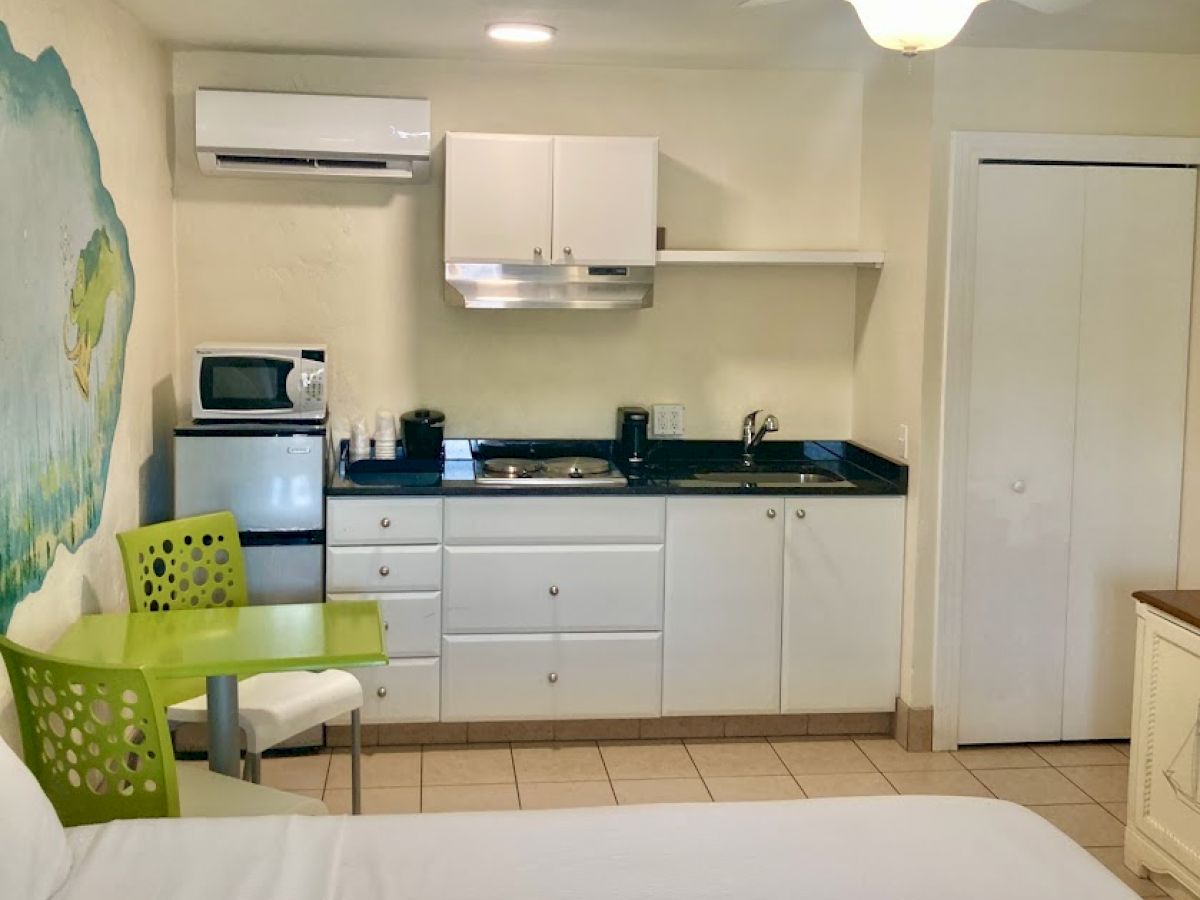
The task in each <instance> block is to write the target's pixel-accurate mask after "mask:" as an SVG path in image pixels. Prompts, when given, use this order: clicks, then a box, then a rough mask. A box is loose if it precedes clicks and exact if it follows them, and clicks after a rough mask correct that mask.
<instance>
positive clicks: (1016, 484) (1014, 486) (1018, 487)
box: [1012, 480, 1025, 494]
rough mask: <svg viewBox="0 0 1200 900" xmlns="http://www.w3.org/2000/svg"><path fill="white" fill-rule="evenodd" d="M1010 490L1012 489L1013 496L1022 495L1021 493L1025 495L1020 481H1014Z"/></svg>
mask: <svg viewBox="0 0 1200 900" xmlns="http://www.w3.org/2000/svg"><path fill="white" fill-rule="evenodd" d="M1012 489H1013V493H1014V494H1023V493H1025V482H1023V481H1020V480H1018V481H1014V482H1013V483H1012Z"/></svg>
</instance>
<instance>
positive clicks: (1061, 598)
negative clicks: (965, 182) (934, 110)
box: [959, 165, 1087, 744]
mask: <svg viewBox="0 0 1200 900" xmlns="http://www.w3.org/2000/svg"><path fill="white" fill-rule="evenodd" d="M1086 174H1087V173H1086V170H1085V169H1080V168H1070V167H1044V166H1012V165H985V166H983V167H981V170H980V182H979V210H978V232H977V243H976V281H975V286H974V287H975V290H974V294H975V297H974V324H973V338H972V354H971V357H972V358H971V386H970V403H969V416H970V421H969V432H968V442H969V446H968V473H967V501H966V520H965V535H964V558H963V598H962V601H963V602H962V610H963V613H962V614H963V620H962V648H961V649H962V655H961V659H962V663H961V674H960V685H959V691H960V701H959V741H960V742H961V743H964V744H971V743H993V742H1005V741H1027V740H1029V741H1039V740H1041V741H1045V740H1057V739H1059V737H1060V734H1061V726H1062V687H1063V663H1064V645H1065V628H1066V605H1067V586H1068V561H1069V560H1068V557H1069V540H1070V526H1071V469H1072V463H1073V457H1074V430H1075V421H1074V420H1075V384H1076V365H1077V362H1078V359H1077V351H1078V325H1079V303H1080V284H1081V277H1082V271H1081V270H1082V251H1081V248H1082V245H1083V217H1084V192H1085V187H1086Z"/></svg>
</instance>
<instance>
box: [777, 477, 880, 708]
mask: <svg viewBox="0 0 1200 900" xmlns="http://www.w3.org/2000/svg"><path fill="white" fill-rule="evenodd" d="M786 521H787V539H786V543H785V563H784V576H783V583H784V588H783V698H782V709H783V712H785V713H805V712H850V711H862V712H878V711H885V710H891V709H892V708H893V707H894V706H895V703H896V694H897V692H898V689H899V687H900V617H901V610H902V602H903V601H902V592H903V579H904V498H903V497H794V498H790V499H789V500H788V501H787V520H786Z"/></svg>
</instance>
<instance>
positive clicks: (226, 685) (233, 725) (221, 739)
mask: <svg viewBox="0 0 1200 900" xmlns="http://www.w3.org/2000/svg"><path fill="white" fill-rule="evenodd" d="M206 684H207V690H206V693H207V694H208V767H209V769H211V770H212V771H214V772H220V773H221V774H222V775H230V776H232V777H234V778H237V777H238V756H239V749H240V747H239V745H240V741H239V740H238V739H239V737H240V736H241V735H240V732H239V729H238V681H237V676H236V675H210V676H209V677H208V679H207V682H206Z"/></svg>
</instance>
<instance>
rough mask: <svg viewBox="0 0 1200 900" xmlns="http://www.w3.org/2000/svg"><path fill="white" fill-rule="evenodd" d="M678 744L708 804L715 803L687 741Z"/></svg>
mask: <svg viewBox="0 0 1200 900" xmlns="http://www.w3.org/2000/svg"><path fill="white" fill-rule="evenodd" d="M680 743H681V744H683V752H684V753H686V754H687V758H688V760H689V761H690V762H691V764H692V768H693V769H695V770H696V777H697V778H699V779H700V784H702V785H703V786H704V793H706V794H708V802H709V803H716V802H717V801H716V800H714V799H713V795H712V791H711V790H709V787H708V782H707V781H705V780H704V774H703V773H702V772H701V771H700V767H699V766H698V765H696V757H694V756H692V748H691V747H689V746H688V745H687V741H683V740H681V741H680ZM785 768H786V766H785Z"/></svg>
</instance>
